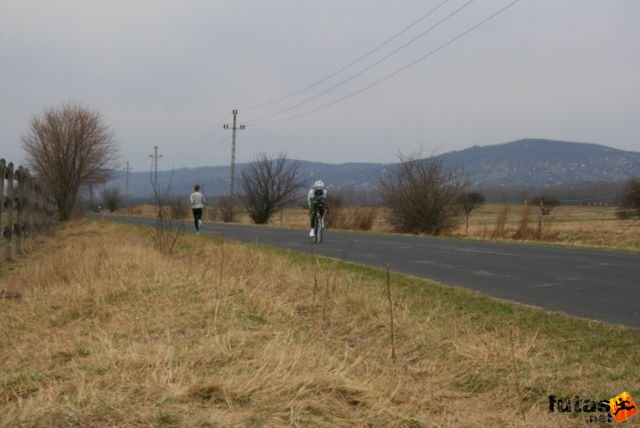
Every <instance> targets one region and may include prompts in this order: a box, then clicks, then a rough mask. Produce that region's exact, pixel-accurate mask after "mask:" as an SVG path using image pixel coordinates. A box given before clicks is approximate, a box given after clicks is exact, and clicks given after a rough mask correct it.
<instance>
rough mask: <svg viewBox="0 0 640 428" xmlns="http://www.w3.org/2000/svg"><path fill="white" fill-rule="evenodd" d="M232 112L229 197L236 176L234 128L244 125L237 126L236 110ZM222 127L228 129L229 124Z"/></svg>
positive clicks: (240, 127)
mask: <svg viewBox="0 0 640 428" xmlns="http://www.w3.org/2000/svg"><path fill="white" fill-rule="evenodd" d="M231 113H233V125H231V172H230V184H229V195H231V197H233V196H234V194H235V193H234V187H233V186H234V181H235V177H236V129H244V128H245V126H244V125H240V126H237V121H236V119H237V118H236V116H237V115H238V110H232V111H231ZM223 127H224V129H229V125H228V124H225V125H224V126H223Z"/></svg>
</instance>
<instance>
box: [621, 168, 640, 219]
mask: <svg viewBox="0 0 640 428" xmlns="http://www.w3.org/2000/svg"><path fill="white" fill-rule="evenodd" d="M616 216H618V218H621V219H625V218H631V217H640V177H631V178H630V179H629V180H628V181H627V182H626V183H625V185H624V189H623V191H622V200H621V201H620V205H618V210H617V212H616Z"/></svg>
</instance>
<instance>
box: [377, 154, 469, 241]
mask: <svg viewBox="0 0 640 428" xmlns="http://www.w3.org/2000/svg"><path fill="white" fill-rule="evenodd" d="M399 157H400V163H399V164H398V165H396V167H395V168H394V169H393V170H392V171H391V172H390V173H389V174H388V175H383V176H381V177H380V188H381V191H382V196H383V198H384V201H385V205H386V206H387V207H388V208H389V212H388V221H389V223H390V224H391V225H392V226H393V228H394V230H396V231H397V232H402V233H426V234H429V235H440V234H442V233H445V232H448V231H450V230H452V229H454V228H455V227H456V226H457V225H458V224H459V222H460V218H459V213H460V206H459V204H458V203H457V199H458V197H459V195H460V193H461V192H462V191H463V189H464V187H465V184H464V183H462V182H460V181H459V180H457V178H456V172H455V171H454V170H450V169H449V170H448V169H445V168H444V166H443V163H442V160H440V159H437V158H433V157H431V158H426V159H419V155H418V154H414V155H410V156H405V155H400V156H399Z"/></svg>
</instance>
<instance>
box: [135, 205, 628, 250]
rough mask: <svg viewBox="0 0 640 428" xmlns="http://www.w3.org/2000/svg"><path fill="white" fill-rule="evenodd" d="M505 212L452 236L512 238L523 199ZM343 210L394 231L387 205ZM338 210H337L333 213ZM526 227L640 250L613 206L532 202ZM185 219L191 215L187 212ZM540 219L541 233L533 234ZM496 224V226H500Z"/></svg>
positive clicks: (140, 211)
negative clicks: (548, 208) (542, 209)
mask: <svg viewBox="0 0 640 428" xmlns="http://www.w3.org/2000/svg"><path fill="white" fill-rule="evenodd" d="M506 207H507V215H506V217H505V221H504V225H503V226H502V227H499V226H498V219H499V217H500V215H501V213H503V211H504V209H505V205H501V204H486V205H484V206H483V207H481V208H479V209H478V210H476V211H474V212H473V214H472V216H471V218H470V220H469V230H468V233H465V226H464V222H462V223H461V225H460V226H459V227H458V229H456V230H455V231H454V232H453V233H452V236H456V237H465V238H472V239H494V240H513V239H515V238H514V235H516V233H517V231H518V229H519V228H521V227H522V225H523V223H522V219H523V212H524V207H523V206H522V205H513V204H512V205H507V206H506ZM342 210H343V211H342V212H341V213H340V215H342V216H343V217H349V216H350V215H353V213H354V212H355V211H357V210H360V211H374V214H375V219H374V221H373V225H372V228H371V230H372V231H374V232H390V231H391V227H390V225H389V223H388V222H387V221H386V214H387V211H386V210H385V209H384V208H380V207H373V208H367V207H364V208H354V207H346V208H343V209H342ZM124 212H127V213H132V214H135V215H143V216H147V217H153V216H154V215H155V210H154V208H153V207H152V206H136V207H132V208H130V209H128V210H126V211H124ZM333 214H335V213H333ZM527 218H528V222H527V223H528V224H527V228H528V230H529V232H530V233H529V235H528V236H527V235H526V234H525V236H523V237H521V238H519V239H520V240H527V241H531V240H536V241H544V242H547V243H556V244H563V245H573V246H592V247H602V248H611V249H623V250H631V251H640V220H619V219H617V218H616V216H615V207H604V206H603V207H580V206H560V207H557V208H556V209H555V210H554V211H553V212H552V215H550V216H542V217H541V216H539V215H538V209H537V208H536V207H529V215H528V216H527ZM186 219H190V218H189V217H188V216H187V217H186ZM539 221H542V223H541V226H542V227H541V233H540V236H538V237H536V236H534V233H533V232H535V231H536V229H537V228H538V222H539ZM238 222H240V223H246V224H248V223H251V220H250V219H249V217H248V216H247V215H246V213H242V214H240V215H239V217H238ZM308 222H309V219H308V211H307V210H305V209H302V208H289V209H285V210H284V211H283V212H282V213H278V214H276V215H275V216H274V218H273V219H272V221H271V225H273V226H283V227H291V228H304V227H308V226H307V225H308ZM497 229H498V230H497Z"/></svg>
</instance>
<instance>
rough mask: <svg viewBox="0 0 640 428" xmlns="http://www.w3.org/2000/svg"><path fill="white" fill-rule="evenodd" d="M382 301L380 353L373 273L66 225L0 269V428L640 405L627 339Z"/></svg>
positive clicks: (379, 288) (544, 412)
mask: <svg viewBox="0 0 640 428" xmlns="http://www.w3.org/2000/svg"><path fill="white" fill-rule="evenodd" d="M0 266H1V265H0ZM5 267H6V265H5ZM389 284H390V291H391V296H392V301H393V304H392V306H391V308H393V317H394V321H393V323H394V324H393V325H394V336H393V338H394V345H393V348H392V345H391V333H390V331H391V321H390V316H391V312H390V304H389V300H388V295H387V281H386V276H385V273H384V272H381V271H378V270H375V269H372V268H365V267H360V266H355V265H350V264H345V263H338V262H335V261H330V260H327V259H321V258H314V257H313V256H311V255H300V254H294V253H289V252H284V251H280V250H274V249H268V248H263V247H258V246H251V245H241V244H233V243H229V242H224V241H221V240H217V239H213V238H207V237H196V236H193V235H189V236H184V237H182V239H181V241H180V243H179V246H178V248H177V250H176V251H175V253H174V254H171V255H168V254H164V253H161V252H159V251H157V250H156V249H154V247H153V245H152V239H151V233H150V231H149V230H148V229H143V228H139V227H134V226H126V225H119V224H112V223H108V222H102V221H95V220H84V221H80V222H71V223H68V224H66V225H64V226H63V227H62V228H61V229H60V230H58V231H57V232H56V234H55V236H52V237H50V238H47V240H46V242H43V243H39V244H38V245H37V246H36V247H35V249H33V250H32V252H31V254H30V256H29V258H28V259H19V260H18V261H17V262H15V263H13V264H11V266H10V269H0V289H2V290H3V291H4V292H5V295H6V296H12V297H11V298H2V299H0V361H2V363H1V365H0V426H7V427H59V426H62V427H66V426H70V427H103V426H105V427H106V426H112V427H115V426H118V427H178V426H179V427H232V426H233V427H235V426H240V427H278V426H300V427H306V426H318V427H325V426H326V427H334V426H339V427H342V426H358V427H366V426H370V427H386V426H388V427H448V426H455V427H478V426H493V427H517V426H523V427H525V426H531V427H534V426H535V427H540V426H550V427H551V426H553V427H557V426H568V427H571V426H584V425H590V426H597V425H595V424H586V422H585V421H586V417H585V415H584V414H573V415H569V414H558V413H557V412H555V413H549V410H548V396H549V395H550V394H554V395H556V396H558V397H560V398H568V397H571V398H572V397H574V396H575V395H580V397H581V398H583V399H586V398H592V399H596V400H601V399H608V398H611V397H613V396H614V395H617V394H618V393H620V392H622V391H624V390H627V391H629V392H630V393H631V395H632V397H634V398H636V397H640V389H638V385H640V367H639V366H638V365H637V364H636V363H635V362H637V361H640V332H638V331H632V330H628V329H623V328H619V327H611V326H606V325H602V324H600V323H597V322H589V321H586V320H580V319H575V318H569V317H565V316H562V315H558V314H548V313H545V312H543V311H540V310H537V309H533V308H528V307H523V306H519V305H513V304H509V303H505V302H502V301H498V300H495V299H490V298H486V297H483V296H480V295H478V294H475V293H471V292H467V291H464V290H461V289H457V288H451V287H445V286H440V285H437V284H434V283H431V282H427V281H423V280H418V279H415V278H411V277H407V276H402V275H395V274H392V275H391V277H390V283H389ZM18 293H19V295H18ZM392 349H393V351H394V353H395V355H396V358H395V360H394V359H392V356H391V354H392ZM636 400H638V398H636ZM636 402H637V401H636ZM636 419H637V417H636ZM635 422H637V420H636V421H635Z"/></svg>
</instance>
